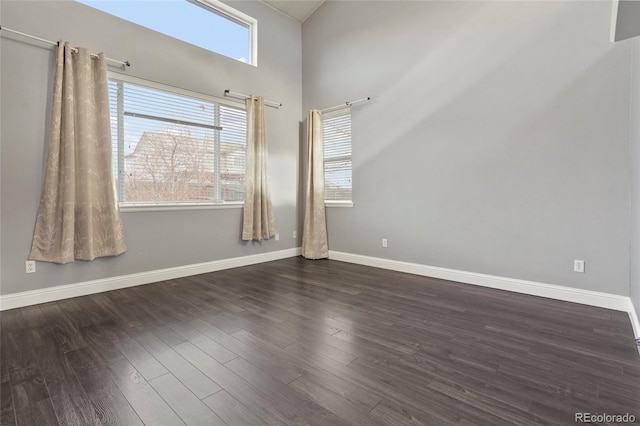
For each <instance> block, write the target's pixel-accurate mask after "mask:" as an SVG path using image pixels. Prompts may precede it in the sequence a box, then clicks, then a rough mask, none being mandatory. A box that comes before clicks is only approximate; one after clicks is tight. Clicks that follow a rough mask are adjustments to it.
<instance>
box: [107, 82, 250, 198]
mask: <svg viewBox="0 0 640 426" xmlns="http://www.w3.org/2000/svg"><path fill="white" fill-rule="evenodd" d="M156 86H157V85H156ZM109 100H110V109H111V123H112V135H113V144H112V147H113V158H114V171H115V172H116V176H117V185H118V194H119V197H120V202H121V203H125V204H161V205H166V204H178V205H179V204H194V203H224V202H230V201H242V200H243V199H244V175H245V164H246V160H245V149H246V112H245V111H244V110H243V109H241V108H238V107H234V106H231V105H226V104H221V103H219V102H216V101H214V100H212V99H207V98H206V97H202V98H200V97H192V96H186V95H184V94H183V93H177V92H175V91H171V88H168V87H167V88H166V89H165V90H162V89H159V88H157V87H148V86H144V85H140V84H133V83H130V82H127V81H121V80H117V79H110V80H109Z"/></svg>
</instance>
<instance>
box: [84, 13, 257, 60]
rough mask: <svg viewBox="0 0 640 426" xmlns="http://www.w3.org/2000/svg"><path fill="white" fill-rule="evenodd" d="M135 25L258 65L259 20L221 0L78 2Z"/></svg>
mask: <svg viewBox="0 0 640 426" xmlns="http://www.w3.org/2000/svg"><path fill="white" fill-rule="evenodd" d="M77 1H78V2H80V3H83V4H86V5H87V6H91V7H93V8H95V9H98V10H101V11H103V12H106V13H109V14H110V15H114V16H117V17H118V18H122V19H125V20H127V21H129V22H133V23H134V24H138V25H142V26H143V27H146V28H149V29H152V30H154V31H158V32H161V33H163V34H166V35H168V36H171V37H173V38H177V39H178V40H182V41H185V42H187V43H191V44H194V45H196V46H199V47H202V48H204V49H207V50H210V51H212V52H216V53H219V54H221V55H225V56H228V57H230V58H233V59H237V60H239V61H242V62H246V63H248V64H252V65H258V58H257V40H258V21H257V20H256V19H254V18H252V17H251V16H248V15H245V14H244V13H242V12H240V11H238V10H236V9H234V8H232V7H230V6H228V5H226V4H224V3H222V2H220V1H218V0H174V1H166V0H164V1H163V0H147V1H114V0H77Z"/></svg>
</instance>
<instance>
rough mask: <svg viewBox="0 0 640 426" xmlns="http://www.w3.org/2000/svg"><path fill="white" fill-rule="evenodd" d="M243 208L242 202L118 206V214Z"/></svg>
mask: <svg viewBox="0 0 640 426" xmlns="http://www.w3.org/2000/svg"><path fill="white" fill-rule="evenodd" d="M242 207H244V203H243V202H241V201H240V202H228V203H216V204H214V203H210V204H205V203H193V204H186V203H180V204H177V203H175V204H124V203H122V204H120V212H122V213H138V212H162V211H184V210H218V209H241V208H242Z"/></svg>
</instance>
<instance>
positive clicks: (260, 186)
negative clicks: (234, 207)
mask: <svg viewBox="0 0 640 426" xmlns="http://www.w3.org/2000/svg"><path fill="white" fill-rule="evenodd" d="M246 105H247V173H246V177H245V185H244V188H245V193H244V211H243V214H244V217H243V220H242V239H243V240H245V241H247V240H258V241H260V240H268V239H269V238H271V237H273V236H274V235H276V234H277V233H278V229H277V227H276V219H275V217H274V215H273V206H272V205H271V196H270V195H269V185H268V181H267V139H266V133H265V125H264V99H263V98H262V96H257V97H256V96H250V97H248V98H247V100H246Z"/></svg>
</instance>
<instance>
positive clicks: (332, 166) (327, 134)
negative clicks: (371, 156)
mask: <svg viewBox="0 0 640 426" xmlns="http://www.w3.org/2000/svg"><path fill="white" fill-rule="evenodd" d="M322 134H323V143H324V180H325V195H324V198H325V200H326V201H350V200H351V197H352V182H351V178H352V163H351V110H350V109H349V108H346V109H342V110H339V111H334V112H329V113H325V114H323V116H322Z"/></svg>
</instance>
